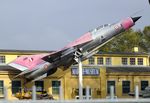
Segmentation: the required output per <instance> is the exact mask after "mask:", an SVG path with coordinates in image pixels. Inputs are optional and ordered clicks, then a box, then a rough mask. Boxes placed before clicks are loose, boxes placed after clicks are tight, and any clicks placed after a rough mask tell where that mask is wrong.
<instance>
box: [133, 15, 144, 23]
mask: <svg viewBox="0 0 150 103" xmlns="http://www.w3.org/2000/svg"><path fill="white" fill-rule="evenodd" d="M141 17H142V16H138V17H132V20H133V22H134V23H135V22H136V21H137V20H139V19H140V18H141Z"/></svg>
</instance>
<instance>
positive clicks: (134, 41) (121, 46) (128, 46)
mask: <svg viewBox="0 0 150 103" xmlns="http://www.w3.org/2000/svg"><path fill="white" fill-rule="evenodd" d="M142 37H143V33H142V32H141V31H134V30H132V29H129V30H128V31H126V32H123V33H122V34H121V35H119V36H117V37H116V38H114V39H113V40H112V41H110V42H109V43H107V44H106V45H104V46H103V47H102V48H100V51H102V52H131V51H132V50H133V48H134V47H139V50H140V51H144V49H143V48H142V47H140V44H141V38H142ZM142 45H143V44H142Z"/></svg>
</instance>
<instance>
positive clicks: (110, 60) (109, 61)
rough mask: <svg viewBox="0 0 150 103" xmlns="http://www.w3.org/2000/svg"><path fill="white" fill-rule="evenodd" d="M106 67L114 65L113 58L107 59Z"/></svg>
mask: <svg viewBox="0 0 150 103" xmlns="http://www.w3.org/2000/svg"><path fill="white" fill-rule="evenodd" d="M106 65H112V58H111V57H107V58H106Z"/></svg>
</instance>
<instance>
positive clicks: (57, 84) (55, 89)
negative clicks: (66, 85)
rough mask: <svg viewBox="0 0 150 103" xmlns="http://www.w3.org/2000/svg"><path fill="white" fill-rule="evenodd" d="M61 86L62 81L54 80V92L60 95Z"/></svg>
mask: <svg viewBox="0 0 150 103" xmlns="http://www.w3.org/2000/svg"><path fill="white" fill-rule="evenodd" d="M60 86H61V82H60V81H52V94H54V95H58V94H59V87H60Z"/></svg>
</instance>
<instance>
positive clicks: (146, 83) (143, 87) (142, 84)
mask: <svg viewBox="0 0 150 103" xmlns="http://www.w3.org/2000/svg"><path fill="white" fill-rule="evenodd" d="M147 86H148V81H146V80H145V81H141V90H145V88H146V87H147Z"/></svg>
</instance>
